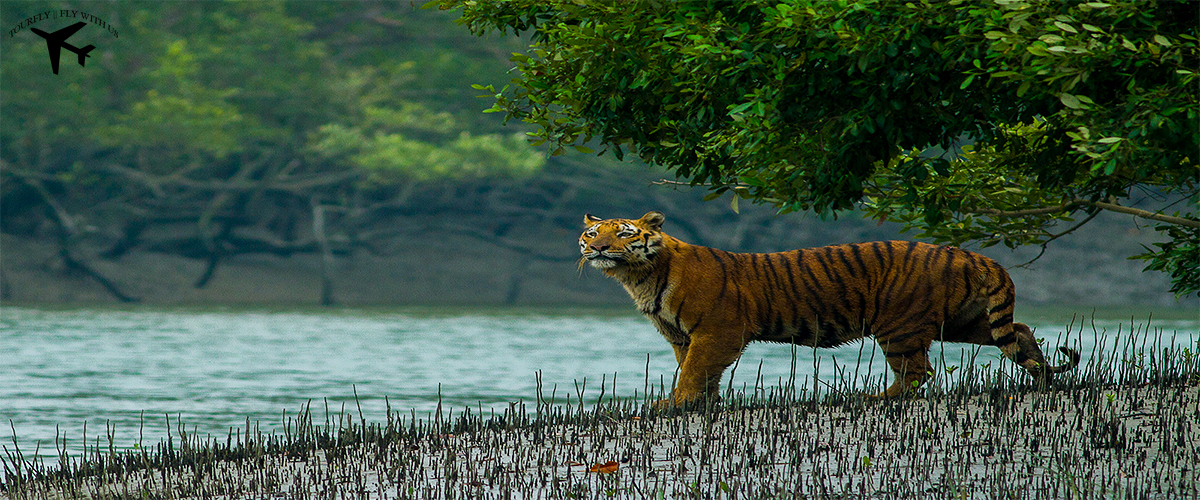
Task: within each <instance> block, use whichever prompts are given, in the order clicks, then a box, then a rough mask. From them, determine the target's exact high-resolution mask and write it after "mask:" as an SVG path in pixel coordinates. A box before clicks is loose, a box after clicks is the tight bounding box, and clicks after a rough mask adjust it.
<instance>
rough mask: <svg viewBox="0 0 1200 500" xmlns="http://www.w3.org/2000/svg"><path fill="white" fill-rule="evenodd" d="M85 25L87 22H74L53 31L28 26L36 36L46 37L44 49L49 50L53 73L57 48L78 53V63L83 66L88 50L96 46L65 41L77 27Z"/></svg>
mask: <svg viewBox="0 0 1200 500" xmlns="http://www.w3.org/2000/svg"><path fill="white" fill-rule="evenodd" d="M84 26H87V23H75V24H72V25H70V26H67V27H66V28H63V29H60V30H58V31H55V32H54V33H46V32H45V31H42V30H40V29H37V28H29V30H30V31H32V32H34V33H37V34H38V36H41V37H42V38H45V39H46V49H47V50H49V51H50V69H52V70H54V74H56V75H57V74H58V53H59V49H63V48H65V49H67V50H69V51H71V52H74V53H76V54H78V55H79V65H80V66H83V65H84V64H83V61H84V58H86V57H88V52H91V51H92V49H94V48H96V46H95V45H88V46H87V47H76V46H74V45H71V44H69V43H67V39H68V38H70V37H71V35H74V34H75V32H76V31H79V28H82V27H84Z"/></svg>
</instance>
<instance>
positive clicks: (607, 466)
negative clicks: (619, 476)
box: [588, 460, 621, 474]
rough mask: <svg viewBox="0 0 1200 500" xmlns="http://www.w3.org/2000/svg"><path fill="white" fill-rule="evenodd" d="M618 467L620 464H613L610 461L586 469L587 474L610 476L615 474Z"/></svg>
mask: <svg viewBox="0 0 1200 500" xmlns="http://www.w3.org/2000/svg"><path fill="white" fill-rule="evenodd" d="M620 466H621V464H619V463H617V462H614V461H612V460H609V461H607V462H604V463H602V464H596V465H593V466H591V467H588V472H595V473H598V474H612V473H614V472H616V471H617V468H618V467H620Z"/></svg>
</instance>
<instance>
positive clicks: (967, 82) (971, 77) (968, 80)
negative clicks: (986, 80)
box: [958, 75, 975, 90]
mask: <svg viewBox="0 0 1200 500" xmlns="http://www.w3.org/2000/svg"><path fill="white" fill-rule="evenodd" d="M974 80H975V75H967V77H966V78H965V79H963V82H962V85H959V86H958V88H959V89H960V90H961V89H965V88H967V87H968V86H970V85H971V82H972V81H974Z"/></svg>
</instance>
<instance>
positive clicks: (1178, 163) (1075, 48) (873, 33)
mask: <svg viewBox="0 0 1200 500" xmlns="http://www.w3.org/2000/svg"><path fill="white" fill-rule="evenodd" d="M433 5H437V6H439V7H441V8H445V9H450V8H457V9H461V11H462V18H461V19H460V22H461V23H463V24H466V25H467V26H468V27H470V28H471V29H472V30H473V31H474V32H476V33H477V34H482V33H485V32H489V31H492V30H498V31H500V32H502V33H508V32H510V30H511V32H513V33H528V34H529V36H530V37H531V38H530V39H531V41H532V44H531V45H530V47H529V50H528V52H527V53H525V54H514V55H513V57H512V60H513V61H514V62H515V63H516V64H517V66H518V68H519V70H520V74H519V75H518V77H517V78H515V79H514V80H513V81H512V84H511V85H509V86H507V87H505V88H503V89H501V90H499V91H496V90H495V89H494V88H490V87H489V88H488V90H490V91H491V92H492V93H494V95H495V99H496V104H495V106H494V108H493V111H498V112H502V113H505V115H506V116H507V117H508V118H510V119H520V120H523V121H526V122H530V123H533V124H536V125H537V126H538V130H537V132H536V135H537V136H538V137H537V140H538V141H542V142H547V143H549V144H550V147H551V149H552V150H554V151H555V152H556V153H561V152H562V151H563V150H564V147H566V146H576V147H580V148H582V144H584V143H587V142H589V141H592V140H593V139H598V140H599V142H600V143H601V144H603V146H604V148H605V151H608V150H611V151H612V152H613V153H614V154H615V155H617V156H618V157H620V156H622V155H623V154H624V153H625V152H626V151H632V152H635V153H636V154H637V155H639V156H640V157H641V158H642V159H644V160H646V161H648V162H650V163H654V164H660V165H663V166H665V167H666V168H668V169H669V170H672V171H673V172H674V173H675V174H676V175H677V176H678V177H679V178H681V179H684V180H685V181H686V182H688V183H691V184H703V185H707V186H709V187H710V188H711V189H712V190H713V191H714V193H713V196H717V195H719V194H721V193H724V192H728V191H733V192H734V193H735V195H736V198H735V200H736V199H737V198H743V199H751V200H754V201H759V202H767V203H772V204H775V205H776V206H778V207H779V208H780V209H781V211H785V212H786V211H794V210H815V211H817V212H820V213H826V214H827V213H831V212H832V213H836V212H835V211H838V210H845V209H851V208H855V207H856V206H858V207H862V208H865V209H866V211H867V213H868V214H870V215H871V216H873V217H879V218H883V219H892V220H898V221H900V222H903V223H905V224H906V225H907V226H908V227H910V228H916V229H919V230H920V231H921V235H922V236H925V237H930V238H933V239H935V240H938V241H941V242H947V243H954V244H961V243H964V242H967V241H979V242H981V243H982V244H983V245H990V244H997V243H1004V244H1006V245H1009V246H1017V245H1024V244H1042V245H1045V244H1046V243H1048V242H1049V241H1051V240H1053V239H1056V238H1058V237H1059V236H1062V235H1063V234H1066V233H1068V232H1070V231H1073V230H1074V229H1075V228H1076V227H1078V224H1076V225H1073V226H1070V227H1068V228H1067V229H1065V230H1056V229H1055V228H1056V227H1057V226H1059V225H1063V224H1062V223H1066V222H1070V221H1072V220H1073V217H1075V216H1078V215H1083V216H1084V217H1085V219H1084V222H1086V221H1087V220H1090V218H1091V217H1092V216H1094V215H1095V213H1097V212H1098V211H1100V210H1113V211H1118V212H1124V213H1129V214H1132V215H1136V216H1140V217H1144V218H1148V219H1150V220H1155V221H1157V222H1160V223H1162V227H1161V229H1162V230H1163V231H1165V232H1166V234H1167V236H1168V237H1169V238H1170V241H1169V242H1168V243H1165V244H1162V245H1160V248H1158V249H1157V250H1148V252H1147V254H1145V255H1143V256H1140V258H1144V259H1147V260H1149V262H1150V264H1149V266H1148V268H1149V269H1156V270H1162V271H1166V272H1169V273H1171V275H1172V277H1173V280H1174V288H1173V290H1174V291H1176V292H1177V293H1180V294H1186V293H1190V292H1196V291H1197V290H1200V272H1197V271H1196V267H1197V265H1196V262H1200V221H1198V220H1197V217H1196V207H1197V200H1198V189H1197V186H1198V181H1197V177H1198V173H1200V170H1198V168H1200V167H1198V166H1197V144H1200V126H1198V123H1200V105H1198V102H1197V100H1198V98H1197V93H1196V85H1197V80H1196V76H1197V74H1196V72H1197V69H1198V68H1200V56H1198V48H1197V47H1198V42H1200V39H1198V34H1197V30H1198V28H1197V24H1196V22H1195V21H1196V19H1197V18H1198V15H1200V3H1198V2H1194V1H1192V2H1148V1H1136V2H1116V1H1113V2H1098V1H1096V2H1082V1H1072V2H1026V1H1021V0H995V1H993V2H964V1H949V2H931V1H919V2H907V3H901V2H895V1H824V0H821V1H815V0H792V1H784V2H780V1H778V0H772V1H753V0H752V1H744V2H690V1H685V2H660V1H654V0H645V1H630V2H575V1H570V0H512V1H503V2H501V1H474V0H472V1H458V0H436V1H435V2H433ZM964 143H972V144H973V145H974V146H973V147H972V148H969V149H968V150H967V151H965V152H964V153H963V154H961V155H958V154H948V153H946V152H947V151H950V152H958V149H957V148H958V147H960V146H962V145H963V144H964ZM584 149H586V148H584ZM1134 196H1138V197H1145V196H1149V197H1151V198H1161V199H1164V200H1183V201H1182V202H1180V203H1178V204H1176V205H1174V206H1173V208H1170V209H1172V210H1180V209H1181V210H1180V211H1177V212H1174V213H1171V214H1168V213H1166V212H1165V211H1164V209H1163V208H1162V207H1161V205H1162V203H1160V204H1159V205H1160V206H1158V207H1152V209H1147V208H1140V207H1135V206H1129V205H1131V204H1136V203H1137V202H1138V201H1140V200H1139V199H1134V198H1133V197H1134Z"/></svg>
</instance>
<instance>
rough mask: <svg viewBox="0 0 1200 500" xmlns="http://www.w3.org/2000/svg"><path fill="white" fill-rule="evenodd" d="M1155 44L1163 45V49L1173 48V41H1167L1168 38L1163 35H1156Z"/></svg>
mask: <svg viewBox="0 0 1200 500" xmlns="http://www.w3.org/2000/svg"><path fill="white" fill-rule="evenodd" d="M1154 43H1157V44H1159V45H1162V46H1163V47H1170V46H1171V41H1170V40H1167V37H1165V36H1162V35H1154Z"/></svg>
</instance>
